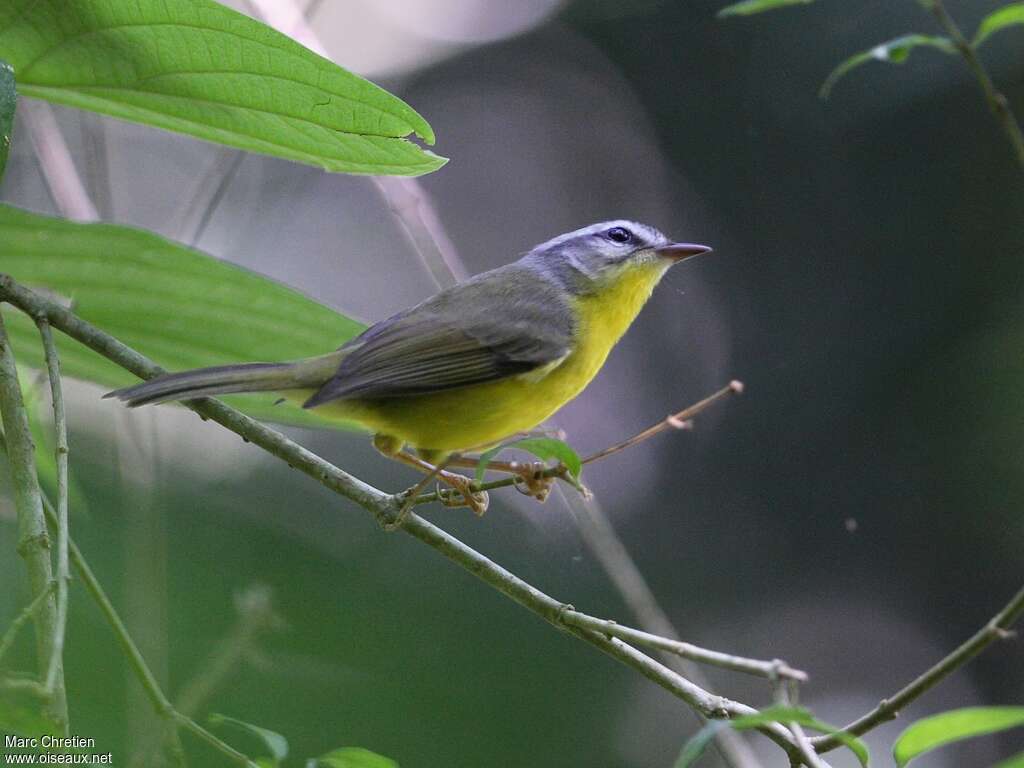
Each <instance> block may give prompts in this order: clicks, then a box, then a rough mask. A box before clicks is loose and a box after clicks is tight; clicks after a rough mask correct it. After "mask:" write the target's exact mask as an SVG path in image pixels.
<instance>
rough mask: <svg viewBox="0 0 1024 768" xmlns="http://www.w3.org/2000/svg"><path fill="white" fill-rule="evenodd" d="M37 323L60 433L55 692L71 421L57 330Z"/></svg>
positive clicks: (47, 681)
mask: <svg viewBox="0 0 1024 768" xmlns="http://www.w3.org/2000/svg"><path fill="white" fill-rule="evenodd" d="M37 326H38V327H39V335H40V337H41V339H42V342H43V351H44V353H45V357H46V374H47V376H48V378H49V379H50V396H51V399H52V400H53V424H54V428H55V430H56V432H57V445H56V448H55V449H54V452H55V453H56V459H57V624H56V627H55V628H54V632H53V647H52V648H51V649H50V664H49V667H48V669H47V673H46V677H45V678H44V683H43V684H44V685H45V686H46V690H48V691H52V690H53V689H54V687H55V686H56V684H57V675H58V674H59V672H60V670H61V667H62V665H63V659H64V636H65V633H66V630H67V624H68V582H69V581H70V580H71V569H70V567H69V565H68V536H69V532H70V527H69V526H70V522H69V519H68V423H67V416H66V414H65V413H64V392H63V388H62V387H61V373H60V358H59V357H58V355H57V345H56V344H54V341H53V332H52V331H51V330H50V324H49V323H48V322H47V321H46V320H45V319H40V320H39V321H38V322H37Z"/></svg>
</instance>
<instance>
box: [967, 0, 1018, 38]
mask: <svg viewBox="0 0 1024 768" xmlns="http://www.w3.org/2000/svg"><path fill="white" fill-rule="evenodd" d="M1015 24H1024V3H1010V4H1009V5H1004V6H1003V7H1002V8H998V9H996V10H994V11H992V13H990V14H989V15H988V16H986V17H985V18H984V19H982V20H981V24H979V25H978V31H977V32H975V33H974V40H973V41H972V42H971V45H973V46H974V47H975V48H977V47H978V46H980V45H981V44H982V43H984V42H985V41H986V40H988V39H989V37H991V36H992V35H994V34H995V33H996V32H998V31H999V30H1001V29H1006V28H1007V27H1012V26H1014V25H1015Z"/></svg>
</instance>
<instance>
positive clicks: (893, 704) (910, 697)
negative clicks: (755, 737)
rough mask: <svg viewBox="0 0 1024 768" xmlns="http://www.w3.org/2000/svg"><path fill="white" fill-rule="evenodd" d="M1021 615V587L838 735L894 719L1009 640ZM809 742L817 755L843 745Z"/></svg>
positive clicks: (833, 740)
mask: <svg viewBox="0 0 1024 768" xmlns="http://www.w3.org/2000/svg"><path fill="white" fill-rule="evenodd" d="M1022 614H1024V587H1021V589H1020V591H1019V592H1017V594H1015V595H1014V596H1013V597H1012V598H1011V599H1010V601H1009V602H1008V603H1007V604H1006V605H1005V606H1004V607H1003V609H1002V610H1001V611H999V613H997V614H996V615H995V616H993V617H992V618H991V619H989V621H988V622H986V623H985V626H983V627H982V628H981V629H979V630H978V631H977V632H975V633H974V634H973V635H972V636H971V637H970V638H968V640H967V641H966V642H964V643H962V644H961V645H960V646H959V647H958V648H957V649H956V650H954V651H953V652H952V653H950V654H949V655H948V656H946V657H945V658H944V659H942V660H941V661H939V662H938V663H937V664H935V665H934V666H932V667H930V668H929V669H927V670H925V672H923V673H922V674H921V675H919V676H918V677H917V678H916V679H914V680H912V681H911V682H910V683H908V684H907V685H905V686H904V687H903V688H901V689H900V690H898V691H897V692H896V693H894V694H893V695H892V696H890V697H889V698H887V699H882V701H881V702H879V704H878V706H877V707H875V708H874V709H872V710H871V711H870V712H868V713H867V714H865V715H863V716H862V717H859V718H857V719H856V720H854V721H853V722H852V723H850V724H849V725H847V726H846V727H845V728H843V729H842V731H841V733H844V734H849V735H851V736H860V735H862V734H865V733H867V732H868V731H870V730H871V729H872V728H874V727H875V726H877V725H879V724H881V723H884V722H887V721H889V720H894V719H895V718H896V717H898V716H899V711H900V710H901V709H903V707H905V706H906V705H907V704H909V703H910V702H912V701H914V700H915V699H917V698H918V697H919V696H921V694H923V693H924V692H925V691H927V690H929V689H930V688H932V687H934V686H935V685H936V684H937V683H939V682H940V681H941V680H943V679H944V678H946V677H948V676H949V675H950V674H951V673H952V672H954V671H955V670H957V669H959V668H960V667H962V666H963V665H964V664H966V663H967V662H968V661H970V660H971V659H973V658H974V657H975V656H977V655H978V654H979V653H981V652H982V651H983V650H985V648H987V647H988V646H989V645H991V644H992V643H993V642H995V641H996V640H1002V639H1004V638H1006V637H1009V636H1010V635H1011V632H1010V627H1011V626H1013V624H1014V622H1016V621H1017V619H1018V618H1020V616H1021V615H1022ZM811 743H813V744H814V748H815V749H816V750H817V751H818V752H827V751H829V750H830V749H835V748H836V747H838V746H840V745H841V744H842V742H841V741H840V740H839V735H838V734H830V735H828V736H819V737H817V738H814V739H811Z"/></svg>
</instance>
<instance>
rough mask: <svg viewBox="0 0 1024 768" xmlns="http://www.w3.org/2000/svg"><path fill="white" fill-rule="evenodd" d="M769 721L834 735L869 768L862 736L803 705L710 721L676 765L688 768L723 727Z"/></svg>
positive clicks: (742, 728) (739, 728) (744, 728)
mask: <svg viewBox="0 0 1024 768" xmlns="http://www.w3.org/2000/svg"><path fill="white" fill-rule="evenodd" d="M769 723H782V724H783V725H786V724H788V723H797V724H799V725H802V726H803V727H805V728H810V729H812V730H815V731H819V732H821V733H827V734H830V735H835V736H837V737H838V738H839V740H840V741H841V742H842V743H843V745H844V746H846V747H847V748H849V749H850V751H851V752H853V753H854V754H855V755H856V756H857V759H858V760H859V761H860V764H861V765H862V766H864V768H867V765H868V761H869V760H870V754H869V752H868V748H867V745H866V744H864V742H862V741H861V740H860V739H857V738H855V737H853V736H851V735H849V734H848V733H844V732H843V731H842V730H841V729H839V728H836V727H835V726H834V725H829V724H828V723H823V722H821V721H820V720H818V719H816V718H815V717H814V715H812V714H811V713H810V712H809V711H808V710H806V709H804V708H803V707H783V706H774V707H766V708H765V709H762V710H761V711H760V712H756V713H754V714H752V715H745V716H744V717H737V718H735V719H734V720H728V721H725V720H716V721H712V722H710V723H708V724H707V725H705V726H704V727H703V728H701V729H700V731H698V732H697V734H696V735H695V736H694V737H693V738H691V739H690V740H689V741H688V742H687V743H686V744H685V745H684V746H683V750H682V752H681V753H680V754H679V758H678V759H677V760H676V763H675V767H674V768H689V766H691V765H693V764H694V763H695V762H696V761H697V759H698V758H699V757H700V756H701V755H702V754H703V753H704V750H705V749H706V748H707V746H708V744H710V743H711V740H712V739H714V737H715V734H716V733H717V732H718V730H719V729H721V728H724V727H729V728H732V729H733V730H735V731H749V730H751V729H753V728H760V727H761V726H763V725H768V724H769Z"/></svg>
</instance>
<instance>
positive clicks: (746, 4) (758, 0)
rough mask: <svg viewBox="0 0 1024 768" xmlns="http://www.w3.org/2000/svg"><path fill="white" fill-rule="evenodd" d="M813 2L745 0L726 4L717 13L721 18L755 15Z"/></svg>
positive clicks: (797, 0)
mask: <svg viewBox="0 0 1024 768" xmlns="http://www.w3.org/2000/svg"><path fill="white" fill-rule="evenodd" d="M813 2H814V0H743V2H741V3H733V4H732V5H727V6H725V8H723V9H722V10H720V11H719V12H718V13H717V14H716V15H717V16H718V18H720V19H724V18H727V17H729V16H753V15H754V14H755V13H764V12H765V11H774V10H775V9H776V8H785V7H786V6H788V5H810V4H811V3H813Z"/></svg>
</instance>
